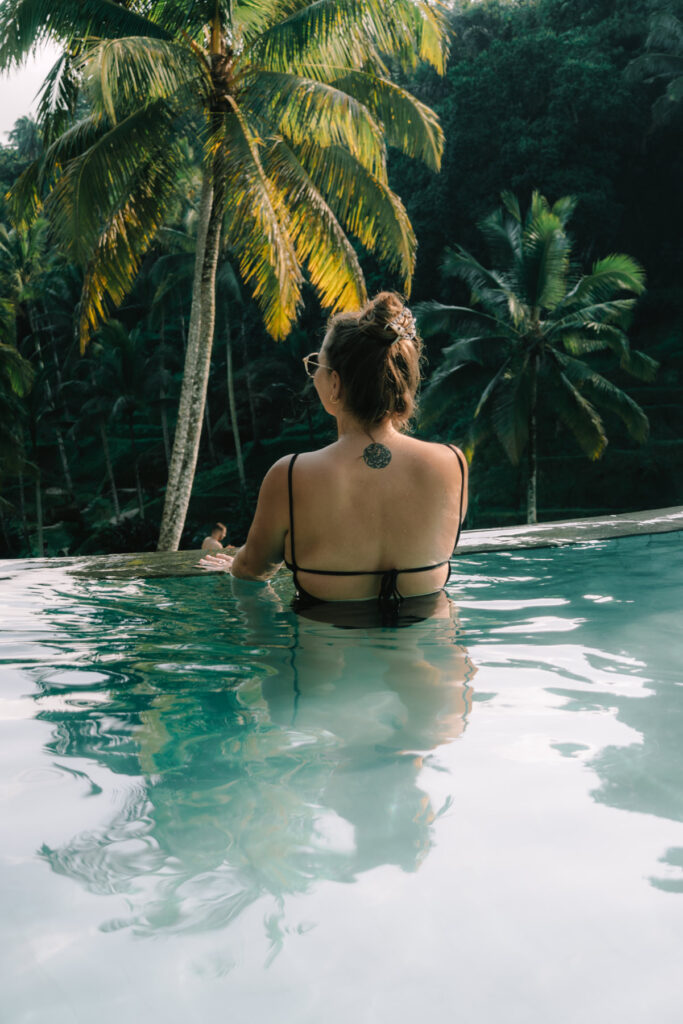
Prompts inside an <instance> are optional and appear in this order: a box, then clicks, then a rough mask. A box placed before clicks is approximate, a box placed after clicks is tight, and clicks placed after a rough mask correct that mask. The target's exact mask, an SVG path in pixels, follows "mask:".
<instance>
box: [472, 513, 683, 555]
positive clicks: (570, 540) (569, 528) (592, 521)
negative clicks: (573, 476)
mask: <svg viewBox="0 0 683 1024" xmlns="http://www.w3.org/2000/svg"><path fill="white" fill-rule="evenodd" d="M677 530H683V505H674V506H672V507H670V508H658V509H647V510H645V511H643V512H625V513H619V514H614V515H608V516H596V517H592V518H586V519H561V520H554V521H553V522H550V523H536V524H534V525H533V526H530V525H527V524H523V525H521V526H500V527H494V528H493V529H486V530H464V531H463V533H462V535H461V537H460V542H459V544H458V548H457V551H456V553H455V556H454V557H457V555H458V552H465V551H466V552H467V553H468V554H478V553H482V552H486V551H514V550H518V549H519V550H524V549H527V548H551V547H559V546H561V545H565V544H580V543H585V542H588V541H600V540H612V539H614V538H618V537H637V536H643V535H646V534H651V533H673V532H675V531H677Z"/></svg>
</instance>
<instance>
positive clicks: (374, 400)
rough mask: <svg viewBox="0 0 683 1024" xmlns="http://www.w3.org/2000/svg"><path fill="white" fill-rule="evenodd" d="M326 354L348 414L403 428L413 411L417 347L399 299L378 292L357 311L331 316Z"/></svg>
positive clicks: (409, 316) (407, 312)
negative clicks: (387, 418)
mask: <svg viewBox="0 0 683 1024" xmlns="http://www.w3.org/2000/svg"><path fill="white" fill-rule="evenodd" d="M325 355H326V358H327V361H328V364H329V367H330V369H331V370H336V371H337V373H338V374H339V377H340V379H341V387H342V396H343V399H344V404H345V406H346V408H347V409H348V410H349V412H351V413H353V415H354V416H356V417H357V418H358V419H359V420H360V421H361V423H364V424H366V425H367V426H371V425H372V424H374V423H379V422H380V421H381V420H383V419H384V418H385V416H387V415H388V416H391V418H392V420H393V421H394V424H395V425H397V426H399V427H405V426H406V425H407V423H408V421H409V420H410V418H411V417H412V415H413V414H414V412H415V395H416V393H417V388H418V385H419V383H420V359H421V356H422V343H421V341H420V339H419V338H418V336H417V331H416V327H415V320H414V318H413V315H412V313H411V312H410V310H409V309H408V307H407V306H406V305H405V303H404V301H403V299H402V298H401V297H400V295H397V294H396V293H395V292H380V293H379V295H376V296H375V298H374V299H372V301H371V302H369V303H368V304H367V305H366V306H365V307H364V308H363V309H361V310H360V311H359V312H358V313H337V314H336V315H335V316H333V317H331V318H330V321H329V324H328V331H327V345H326V348H325Z"/></svg>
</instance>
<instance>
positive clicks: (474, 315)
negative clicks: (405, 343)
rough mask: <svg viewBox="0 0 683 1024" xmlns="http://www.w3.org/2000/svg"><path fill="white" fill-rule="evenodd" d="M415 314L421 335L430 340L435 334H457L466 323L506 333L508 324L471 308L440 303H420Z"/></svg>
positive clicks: (415, 308)
mask: <svg viewBox="0 0 683 1024" xmlns="http://www.w3.org/2000/svg"><path fill="white" fill-rule="evenodd" d="M413 312H414V313H415V316H416V317H417V321H418V323H419V325H420V333H421V334H422V336H423V337H425V338H428V337H431V336H432V335H434V334H441V333H453V334H454V333H456V331H458V330H459V329H460V328H461V327H462V326H463V324H464V323H467V322H469V321H473V322H474V323H475V324H480V325H481V326H483V327H487V328H489V329H491V330H493V329H494V328H495V330H496V331H498V332H501V331H502V332H504V331H506V329H507V324H506V323H505V322H504V321H503V320H499V319H498V318H497V317H494V316H491V315H490V314H488V313H484V312H483V311H482V310H480V309H471V308H470V307H469V306H443V305H442V304H441V303H440V302H435V301H429V302H420V303H418V304H417V305H416V306H415V307H414V310H413Z"/></svg>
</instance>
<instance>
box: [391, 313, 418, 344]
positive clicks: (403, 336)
mask: <svg viewBox="0 0 683 1024" xmlns="http://www.w3.org/2000/svg"><path fill="white" fill-rule="evenodd" d="M387 329H388V330H391V331H393V332H394V334H395V335H396V337H395V338H394V341H392V342H391V344H392V345H393V344H394V342H396V341H399V340H400V341H415V338H416V337H417V324H416V322H415V317H414V316H413V314H412V313H411V312H410V310H409V309H408V308H406V307H404V308H403V309H402V310H401V312H400V313H399V314H398V316H395V317H394V319H393V320H390V321H389V322H388V323H387Z"/></svg>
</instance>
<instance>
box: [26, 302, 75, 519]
mask: <svg viewBox="0 0 683 1024" xmlns="http://www.w3.org/2000/svg"><path fill="white" fill-rule="evenodd" d="M28 321H29V325H30V327H31V334H32V335H33V344H34V346H35V350H36V356H37V357H38V366H39V367H40V369H41V370H42V371H43V373H45V362H44V360H43V349H42V346H41V344H40V338H39V336H38V330H39V329H38V325H37V323H36V319H35V316H34V314H33V310H32V309H31V307H30V306H29V307H28ZM45 395H46V397H47V404H48V408H49V409H50V411H51V412H52V413H53V415H56V414H57V405H56V402H55V399H54V395H53V393H52V386H51V384H50V381H49V380H48V378H47V375H46V376H45ZM54 431H55V436H56V438H57V450H58V451H59V460H60V462H61V464H62V473H63V474H64V483H65V484H66V491H67V494H68V496H69V499H70V501H74V485H73V481H72V478H71V467H70V466H69V459H68V457H67V454H66V446H65V444H64V435H63V434H62V431H61V429H60V428H59V427H55V428H54Z"/></svg>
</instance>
